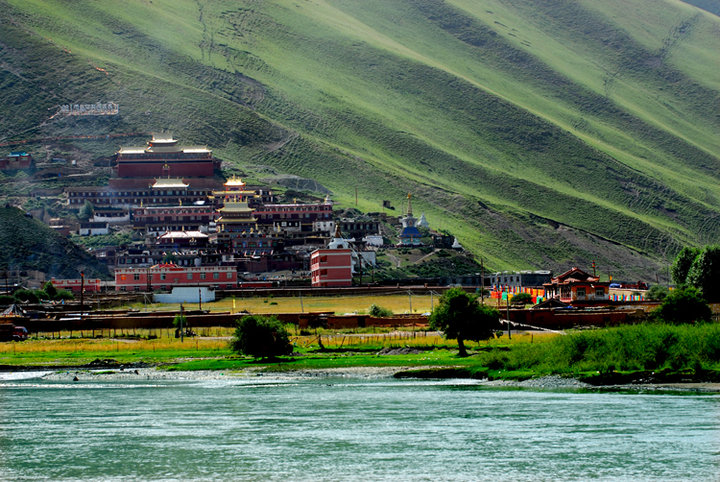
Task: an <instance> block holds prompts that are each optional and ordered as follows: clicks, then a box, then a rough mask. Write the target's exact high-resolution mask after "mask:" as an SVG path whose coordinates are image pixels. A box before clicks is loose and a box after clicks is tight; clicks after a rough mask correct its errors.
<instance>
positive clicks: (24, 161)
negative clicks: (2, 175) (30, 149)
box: [0, 151, 33, 171]
mask: <svg viewBox="0 0 720 482" xmlns="http://www.w3.org/2000/svg"><path fill="white" fill-rule="evenodd" d="M32 164H33V158H32V156H31V155H30V154H28V153H27V152H24V151H22V152H11V153H10V154H8V155H7V156H6V157H3V158H0V170H3V171H4V170H16V169H30V168H31V167H32Z"/></svg>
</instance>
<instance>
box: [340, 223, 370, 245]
mask: <svg viewBox="0 0 720 482" xmlns="http://www.w3.org/2000/svg"><path fill="white" fill-rule="evenodd" d="M338 224H339V225H340V230H341V231H342V232H343V234H345V236H347V237H348V238H353V239H355V241H360V240H362V238H364V237H365V236H368V235H376V234H378V232H379V230H380V223H379V222H378V221H373V220H369V219H366V220H363V219H341V220H340V221H338Z"/></svg>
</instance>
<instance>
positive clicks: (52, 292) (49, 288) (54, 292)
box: [43, 281, 57, 300]
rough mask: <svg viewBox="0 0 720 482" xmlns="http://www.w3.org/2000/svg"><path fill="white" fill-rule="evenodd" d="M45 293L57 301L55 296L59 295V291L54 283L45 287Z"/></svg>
mask: <svg viewBox="0 0 720 482" xmlns="http://www.w3.org/2000/svg"><path fill="white" fill-rule="evenodd" d="M43 291H45V293H47V295H48V297H49V298H50V299H51V300H54V299H56V298H55V296H56V295H57V289H56V288H55V285H53V284H52V281H48V282H47V283H45V284H44V285H43Z"/></svg>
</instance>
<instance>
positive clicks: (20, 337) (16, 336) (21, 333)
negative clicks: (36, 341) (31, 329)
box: [12, 326, 28, 341]
mask: <svg viewBox="0 0 720 482" xmlns="http://www.w3.org/2000/svg"><path fill="white" fill-rule="evenodd" d="M12 338H13V341H25V340H27V338H28V331H27V328H25V327H24V326H16V327H15V329H13V336H12Z"/></svg>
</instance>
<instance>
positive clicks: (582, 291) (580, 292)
mask: <svg viewBox="0 0 720 482" xmlns="http://www.w3.org/2000/svg"><path fill="white" fill-rule="evenodd" d="M577 297H578V299H583V298H585V288H578V289H577Z"/></svg>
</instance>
